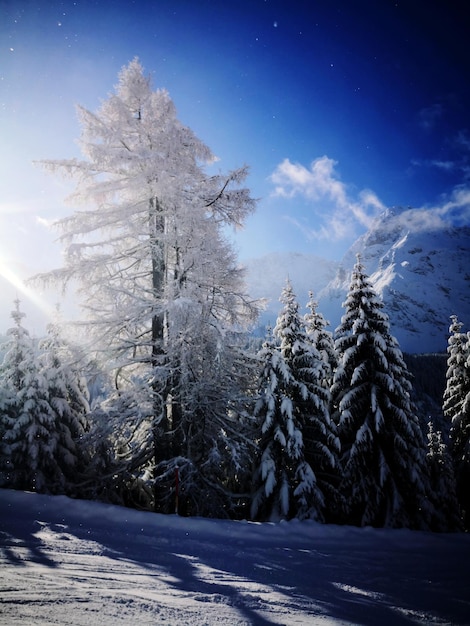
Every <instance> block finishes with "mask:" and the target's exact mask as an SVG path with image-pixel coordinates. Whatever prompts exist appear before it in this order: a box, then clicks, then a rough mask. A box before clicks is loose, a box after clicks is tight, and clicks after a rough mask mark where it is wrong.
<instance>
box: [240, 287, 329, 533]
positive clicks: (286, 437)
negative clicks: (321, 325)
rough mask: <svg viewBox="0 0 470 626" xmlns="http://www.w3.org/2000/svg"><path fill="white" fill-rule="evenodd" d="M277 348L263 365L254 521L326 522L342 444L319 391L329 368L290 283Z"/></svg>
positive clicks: (264, 355)
mask: <svg viewBox="0 0 470 626" xmlns="http://www.w3.org/2000/svg"><path fill="white" fill-rule="evenodd" d="M281 302H282V303H283V304H284V307H283V309H282V310H281V312H280V314H279V317H278V319H277V323H276V327H275V329H274V338H275V342H273V341H269V340H268V341H266V342H265V344H264V345H263V348H262V349H261V351H260V354H259V358H260V361H261V365H262V374H261V377H260V385H259V399H258V402H257V404H256V408H255V415H256V418H257V420H258V421H259V423H260V436H259V453H258V458H257V460H256V463H257V466H256V468H255V473H254V495H253V499H252V517H254V518H259V519H271V520H273V519H289V518H292V517H297V518H300V519H304V518H311V519H316V520H318V521H324V520H325V517H327V516H328V514H329V509H330V508H333V506H335V505H336V497H335V496H336V490H335V479H336V477H337V471H338V463H337V459H338V451H339V448H338V445H339V441H338V438H337V436H336V431H335V427H334V424H333V423H332V421H331V420H330V416H329V411H328V401H329V393H328V390H327V389H325V388H324V387H323V386H322V380H323V372H324V369H323V368H324V361H323V360H322V358H321V356H320V354H319V353H318V351H317V350H315V348H314V347H313V345H312V344H311V342H310V341H309V340H308V338H307V335H306V331H305V327H304V325H303V321H302V319H301V317H300V315H299V311H298V308H299V306H298V303H297V301H296V298H295V294H294V292H293V290H292V287H291V285H290V283H289V282H287V285H286V287H285V288H284V290H283V292H282V296H281Z"/></svg>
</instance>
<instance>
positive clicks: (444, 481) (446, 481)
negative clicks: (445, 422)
mask: <svg viewBox="0 0 470 626" xmlns="http://www.w3.org/2000/svg"><path fill="white" fill-rule="evenodd" d="M427 458H428V466H429V471H430V479H431V494H432V500H433V502H434V515H433V519H432V523H431V524H432V529H433V530H436V531H440V532H448V531H457V530H462V520H461V516H460V507H459V503H458V500H457V494H456V484H455V474H454V469H453V466H452V461H451V457H450V454H449V452H448V449H447V446H446V444H445V443H444V442H443V440H442V433H441V432H440V431H439V430H436V429H435V428H434V426H433V423H432V421H431V420H429V422H428V454H427Z"/></svg>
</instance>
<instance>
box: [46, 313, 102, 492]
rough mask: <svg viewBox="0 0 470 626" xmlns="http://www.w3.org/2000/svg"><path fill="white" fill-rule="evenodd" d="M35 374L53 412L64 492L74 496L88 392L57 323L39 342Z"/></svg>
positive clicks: (82, 460) (83, 456)
mask: <svg viewBox="0 0 470 626" xmlns="http://www.w3.org/2000/svg"><path fill="white" fill-rule="evenodd" d="M39 350H40V353H39V355H38V374H39V376H41V377H42V379H43V381H44V388H45V391H46V393H47V401H48V403H49V405H50V407H51V409H52V411H53V413H54V418H55V435H56V437H57V446H56V450H55V460H56V462H57V464H58V465H59V466H60V468H61V470H62V472H63V474H64V477H65V478H66V481H67V485H66V490H67V492H68V493H74V492H75V489H76V488H74V487H73V485H74V484H77V483H79V482H81V481H82V480H83V479H84V475H85V472H86V469H87V465H88V463H89V454H88V450H87V449H86V445H85V433H86V432H87V431H88V429H89V425H88V415H89V412H90V407H89V404H88V398H89V393H88V389H87V385H86V381H85V377H84V375H83V374H82V372H81V371H80V369H79V367H78V365H77V362H78V361H77V357H76V355H74V353H73V350H72V347H71V346H70V345H69V344H68V343H67V342H66V341H65V340H64V339H63V337H62V334H61V329H60V324H59V322H58V321H56V322H54V323H51V324H49V326H48V329H47V337H46V338H45V339H43V340H42V341H41V342H40V343H39Z"/></svg>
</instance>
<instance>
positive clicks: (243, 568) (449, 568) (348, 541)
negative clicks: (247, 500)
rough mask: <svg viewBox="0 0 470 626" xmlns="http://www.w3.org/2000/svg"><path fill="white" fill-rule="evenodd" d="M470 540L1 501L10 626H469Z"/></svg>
mask: <svg viewBox="0 0 470 626" xmlns="http://www.w3.org/2000/svg"><path fill="white" fill-rule="evenodd" d="M469 557H470V537H469V536H468V535H465V534H462V533H458V534H448V535H438V534H431V533H423V532H413V531H409V530H375V529H370V528H364V529H359V528H352V527H338V526H330V525H322V524H316V523H314V522H294V521H293V522H288V523H279V524H268V523H266V524H257V523H249V522H234V521H220V520H209V519H200V518H190V519H189V518H181V517H176V516H162V515H158V514H153V513H148V512H146V513H144V512H138V511H134V510H129V509H125V508H120V507H116V506H111V505H104V504H100V503H96V502H85V501H78V500H70V499H68V498H66V497H65V496H55V497H52V496H44V495H38V494H32V493H24V492H15V491H8V490H0V589H1V594H0V624H1V625H4V626H7V625H8V626H14V625H16V624H21V625H22V626H28V625H33V624H34V625H35V626H43V625H44V626H45V625H46V624H47V625H59V624H60V625H61V626H67V625H70V626H71V625H73V626H95V625H98V624H113V625H114V624H133V625H140V624H142V625H144V624H147V625H149V624H167V625H170V624H171V625H172V626H175V625H176V626H178V625H181V626H183V625H184V626H187V625H188V624H191V625H192V626H202V625H209V626H213V625H214V626H215V625H221V624H227V625H228V624H230V625H231V626H242V625H248V624H254V625H258V626H267V625H271V624H278V625H279V624H285V625H289V626H291V625H293V626H295V625H300V624H303V625H306V624H310V625H311V624H320V625H323V626H326V625H329V624H343V625H344V624H361V625H368V626H372V625H376V624H381V625H382V626H386V625H392V624H393V625H399V626H400V625H408V626H409V625H411V624H439V625H441V626H442V625H444V624H445V625H450V624H468V623H470V599H469V597H468V589H469V584H470V574H469V572H468V567H467V563H468V559H469Z"/></svg>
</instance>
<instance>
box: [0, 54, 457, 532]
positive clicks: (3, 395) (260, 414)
mask: <svg viewBox="0 0 470 626" xmlns="http://www.w3.org/2000/svg"><path fill="white" fill-rule="evenodd" d="M79 116H80V121H81V125H82V135H81V138H80V146H81V150H82V154H83V159H69V160H67V159H65V160H59V161H49V162H45V163H44V165H45V166H46V167H47V168H49V169H51V170H52V171H54V172H59V173H62V174H63V175H65V176H69V177H72V178H73V179H74V180H75V181H76V188H75V192H74V193H73V195H72V197H71V200H72V201H75V202H76V203H77V205H78V207H79V208H78V209H77V210H76V211H75V212H74V213H72V214H71V215H68V216H66V217H64V218H63V219H61V220H59V221H58V222H57V223H56V227H57V228H58V230H59V232H60V238H61V241H62V242H63V245H64V256H63V258H64V265H63V267H60V268H58V269H56V270H53V271H51V272H49V273H47V274H45V275H42V276H37V277H35V279H34V280H35V281H36V282H39V283H44V282H45V283H48V282H53V283H55V284H58V285H60V286H61V287H62V288H64V289H65V288H67V285H68V284H69V283H70V282H72V283H73V284H74V286H77V288H78V297H79V300H80V305H81V307H82V310H83V312H84V320H83V326H82V327H83V328H86V340H85V341H84V342H83V343H82V345H81V347H80V350H78V348H76V347H73V346H71V345H70V344H69V343H68V342H67V341H66V340H65V339H64V335H63V333H62V332H61V330H60V327H59V326H58V325H57V324H53V325H52V326H51V328H50V329H49V334H48V337H47V338H45V339H44V340H42V341H41V342H40V343H39V345H35V343H34V342H32V340H31V337H30V336H29V334H28V332H27V330H26V329H25V328H24V326H23V320H22V313H21V310H20V306H19V303H17V304H16V308H15V310H14V312H13V319H14V326H13V328H12V329H11V330H10V331H9V335H8V344H7V346H6V347H5V350H6V353H5V358H4V362H3V365H2V367H1V372H0V441H1V444H0V445H1V448H0V485H1V486H3V487H11V488H16V489H30V490H36V491H41V492H45V493H66V494H68V495H70V496H74V497H81V498H96V499H101V500H106V501H109V502H115V503H119V504H124V505H127V506H132V507H139V508H144V509H151V510H154V511H158V512H161V513H174V512H175V511H178V513H180V514H181V515H203V516H213V517H216V516H217V517H222V516H225V517H231V518H246V517H250V518H251V519H256V520H277V519H292V518H297V519H314V520H317V521H319V522H335V523H347V524H357V525H359V526H365V525H372V526H387V527H409V528H426V529H433V530H441V531H444V530H457V529H460V528H461V527H462V521H461V520H462V519H463V523H464V524H465V525H466V526H467V527H468V510H469V507H468V502H467V500H466V495H465V494H466V490H465V485H468V480H467V478H468V477H467V474H468V459H469V454H468V445H469V444H468V441H469V426H468V423H469V419H468V406H469V398H468V392H469V383H468V380H469V376H468V370H469V365H468V350H469V348H468V343H469V342H468V336H467V335H465V334H464V333H461V332H460V326H459V322H458V321H457V320H453V324H452V327H451V339H450V343H449V365H448V371H447V385H446V390H445V395H444V400H443V406H444V415H445V417H446V419H447V420H448V421H449V424H450V428H449V429H445V430H449V439H448V437H447V433H445V435H442V434H441V430H442V429H439V428H438V427H436V425H433V424H432V423H430V425H429V427H427V432H426V429H424V428H422V423H426V421H428V420H427V416H424V415H423V416H421V417H418V411H417V410H416V408H415V406H414V403H413V401H412V395H411V394H412V386H411V381H410V374H409V371H408V369H407V367H406V363H405V361H404V358H403V355H402V353H401V351H400V348H399V346H398V344H397V342H396V340H395V339H394V338H393V336H392V335H391V334H390V329H389V322H388V317H387V315H386V313H385V312H384V311H383V305H382V303H381V301H380V299H379V298H378V296H377V294H376V293H375V292H374V290H373V289H372V287H371V285H370V282H369V280H368V278H367V276H366V275H365V274H364V269H363V266H362V264H361V262H360V259H358V261H357V264H356V266H355V268H354V271H353V275H352V280H351V285H350V289H349V293H348V297H347V300H346V303H345V312H344V316H343V319H342V323H341V324H340V326H339V327H338V328H337V329H336V331H335V333H334V335H332V333H331V332H329V331H328V330H327V329H326V322H325V320H324V319H323V317H322V316H321V315H320V314H319V313H318V312H317V310H316V304H315V302H314V300H313V299H312V298H311V299H310V302H309V313H308V315H307V317H306V318H303V317H302V316H300V315H299V307H298V303H297V300H296V296H295V295H294V293H293V292H292V289H291V287H290V285H287V286H286V288H285V290H284V292H283V294H282V304H283V308H282V309H281V311H280V314H279V317H278V319H277V323H276V325H275V328H274V329H272V330H271V331H270V332H269V333H268V336H267V337H266V341H265V342H264V345H263V346H262V347H261V349H260V350H257V349H256V350H255V349H254V343H253V340H251V339H250V335H249V329H250V328H252V326H253V324H254V322H255V320H256V319H257V316H258V313H259V308H260V303H258V302H255V301H253V300H252V299H251V298H250V297H249V295H248V294H247V293H246V288H245V283H244V276H243V269H242V268H241V267H240V266H239V264H238V262H237V258H236V255H235V253H234V251H233V248H232V246H231V245H230V243H229V242H228V241H227V237H226V236H225V233H226V229H227V228H229V227H240V226H242V225H243V223H244V221H245V219H246V217H247V216H248V215H249V214H250V213H251V212H252V211H253V210H254V208H255V204H256V203H255V201H254V200H253V198H252V197H251V195H250V192H249V190H248V189H247V188H246V187H244V186H243V183H244V181H245V179H246V177H247V173H248V170H247V168H246V167H242V168H239V169H235V170H233V171H230V172H228V173H222V172H220V171H219V172H217V173H214V172H215V170H214V162H215V161H216V157H215V156H214V155H213V154H212V152H211V150H210V149H209V148H208V147H207V146H206V145H205V144H204V143H203V142H202V141H201V140H200V139H198V138H197V137H196V136H195V134H194V133H193V132H192V131H191V129H189V128H187V127H186V126H184V125H183V124H182V123H181V122H180V121H179V120H178V118H177V115H176V110H175V107H174V104H173V102H172V101H171V99H170V97H169V95H168V93H167V92H166V91H165V90H157V91H152V89H151V84H150V80H149V78H148V77H146V76H145V75H144V73H143V68H142V66H141V65H140V63H139V61H138V60H137V59H134V60H133V61H132V62H131V63H129V65H127V66H126V67H124V68H123V69H122V71H121V73H120V74H119V80H118V84H117V85H116V88H115V92H114V93H112V94H111V95H110V96H109V97H108V98H107V99H106V100H104V101H103V102H102V104H101V106H100V108H99V109H98V111H97V112H90V111H88V110H86V109H83V108H79ZM209 166H211V167H210V168H209ZM456 493H457V497H458V501H457V497H456Z"/></svg>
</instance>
